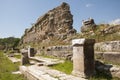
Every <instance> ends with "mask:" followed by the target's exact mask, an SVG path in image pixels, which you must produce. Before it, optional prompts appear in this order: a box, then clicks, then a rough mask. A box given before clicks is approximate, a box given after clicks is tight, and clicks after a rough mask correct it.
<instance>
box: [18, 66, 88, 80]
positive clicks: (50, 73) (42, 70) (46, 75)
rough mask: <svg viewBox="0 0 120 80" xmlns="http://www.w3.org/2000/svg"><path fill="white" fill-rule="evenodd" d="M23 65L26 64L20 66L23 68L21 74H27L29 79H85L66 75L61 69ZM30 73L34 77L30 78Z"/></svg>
mask: <svg viewBox="0 0 120 80" xmlns="http://www.w3.org/2000/svg"><path fill="white" fill-rule="evenodd" d="M25 67H26V66H20V70H22V68H23V69H24V73H23V74H24V75H25V76H27V77H28V79H29V80H86V79H84V78H80V77H76V76H73V75H67V74H65V73H63V72H61V71H58V70H54V69H51V68H49V67H47V66H37V65H31V66H28V67H26V68H25ZM25 69H26V70H25ZM22 72H23V71H22ZM28 74H29V75H28ZM31 75H32V76H34V78H31V79H30V78H29V77H31Z"/></svg>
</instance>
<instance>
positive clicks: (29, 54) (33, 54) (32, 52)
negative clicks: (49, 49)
mask: <svg viewBox="0 0 120 80" xmlns="http://www.w3.org/2000/svg"><path fill="white" fill-rule="evenodd" d="M28 56H29V57H34V56H35V50H34V48H31V47H29V48H28Z"/></svg>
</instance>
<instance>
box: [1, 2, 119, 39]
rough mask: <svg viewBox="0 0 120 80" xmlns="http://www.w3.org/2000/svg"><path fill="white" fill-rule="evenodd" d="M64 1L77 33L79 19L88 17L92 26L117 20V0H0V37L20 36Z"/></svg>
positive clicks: (79, 24)
mask: <svg viewBox="0 0 120 80" xmlns="http://www.w3.org/2000/svg"><path fill="white" fill-rule="evenodd" d="M62 2H67V3H68V4H69V5H70V7H71V13H72V14H73V19H74V22H73V27H74V28H75V29H76V30H77V31H78V32H80V27H81V25H82V24H81V22H82V20H86V19H88V18H89V17H92V18H93V19H94V20H95V23H96V24H100V23H108V22H111V21H113V20H116V19H119V18H120V0H0V38H3V37H10V36H14V37H21V36H22V35H23V34H24V31H25V29H26V28H30V27H31V24H32V23H35V22H36V20H37V18H38V17H40V16H42V15H43V14H44V13H46V12H48V11H49V10H51V9H53V8H55V7H57V6H59V5H61V3H62Z"/></svg>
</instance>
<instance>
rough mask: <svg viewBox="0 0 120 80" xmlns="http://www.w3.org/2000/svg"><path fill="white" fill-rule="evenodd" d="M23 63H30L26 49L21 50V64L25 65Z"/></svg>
mask: <svg viewBox="0 0 120 80" xmlns="http://www.w3.org/2000/svg"><path fill="white" fill-rule="evenodd" d="M25 64H30V62H29V57H28V52H27V51H26V50H25V51H24V52H22V56H21V65H25Z"/></svg>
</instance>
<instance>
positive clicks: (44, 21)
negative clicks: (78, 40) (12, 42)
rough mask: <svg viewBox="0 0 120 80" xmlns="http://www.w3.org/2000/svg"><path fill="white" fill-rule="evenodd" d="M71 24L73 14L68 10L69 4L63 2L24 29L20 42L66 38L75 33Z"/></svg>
mask: <svg viewBox="0 0 120 80" xmlns="http://www.w3.org/2000/svg"><path fill="white" fill-rule="evenodd" d="M72 24H73V15H72V14H71V12H70V6H69V5H68V4H67V3H65V2H63V3H62V4H61V5H60V6H58V7H56V8H54V9H52V10H50V11H48V12H47V13H46V14H44V15H43V16H41V17H39V18H38V20H37V21H36V22H35V23H34V24H33V25H32V27H31V28H30V29H26V30H25V34H24V35H23V36H22V39H21V44H22V43H23V44H24V43H30V42H32V43H39V42H42V41H43V40H44V41H45V40H47V41H49V40H50V39H58V40H63V39H66V38H67V36H70V35H72V34H75V33H76V30H75V29H73V26H72Z"/></svg>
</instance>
